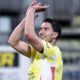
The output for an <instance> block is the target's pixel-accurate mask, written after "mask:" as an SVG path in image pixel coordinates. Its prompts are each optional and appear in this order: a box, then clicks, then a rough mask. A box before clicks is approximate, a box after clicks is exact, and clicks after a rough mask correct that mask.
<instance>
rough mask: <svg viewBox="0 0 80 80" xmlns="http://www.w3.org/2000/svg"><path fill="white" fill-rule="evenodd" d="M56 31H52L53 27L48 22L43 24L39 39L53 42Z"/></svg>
mask: <svg viewBox="0 0 80 80" xmlns="http://www.w3.org/2000/svg"><path fill="white" fill-rule="evenodd" d="M54 33H55V32H54V31H53V29H52V25H51V24H50V23H48V22H43V23H42V25H41V29H40V32H39V37H40V38H41V39H43V40H45V41H48V42H51V41H52V40H53V38H54V37H55V36H54Z"/></svg>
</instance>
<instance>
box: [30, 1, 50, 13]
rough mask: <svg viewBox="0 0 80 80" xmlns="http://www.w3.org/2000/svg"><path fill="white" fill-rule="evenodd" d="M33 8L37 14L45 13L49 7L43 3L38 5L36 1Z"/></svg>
mask: <svg viewBox="0 0 80 80" xmlns="http://www.w3.org/2000/svg"><path fill="white" fill-rule="evenodd" d="M31 7H32V8H34V9H35V12H43V11H45V10H46V9H47V8H48V7H49V6H48V5H45V4H44V5H43V4H41V3H37V1H35V3H34V4H33V5H32V6H31Z"/></svg>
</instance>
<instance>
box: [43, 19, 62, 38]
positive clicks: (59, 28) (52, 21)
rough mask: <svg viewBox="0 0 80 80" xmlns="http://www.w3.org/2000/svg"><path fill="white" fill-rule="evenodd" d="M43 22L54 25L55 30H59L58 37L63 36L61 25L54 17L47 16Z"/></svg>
mask: <svg viewBox="0 0 80 80" xmlns="http://www.w3.org/2000/svg"><path fill="white" fill-rule="evenodd" d="M43 22H48V23H50V24H51V25H52V29H53V31H55V32H58V37H57V39H58V38H59V37H60V36H61V25H60V24H58V22H57V21H55V20H54V19H50V18H46V19H45V20H44V21H43Z"/></svg>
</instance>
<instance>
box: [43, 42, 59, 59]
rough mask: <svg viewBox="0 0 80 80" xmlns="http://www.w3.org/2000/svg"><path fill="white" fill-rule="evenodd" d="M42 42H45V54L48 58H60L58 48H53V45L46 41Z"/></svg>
mask: <svg viewBox="0 0 80 80" xmlns="http://www.w3.org/2000/svg"><path fill="white" fill-rule="evenodd" d="M42 42H43V47H44V50H43V54H44V55H45V56H47V57H48V58H54V59H56V58H57V57H58V56H59V54H61V52H60V50H59V48H58V47H57V46H53V45H52V44H50V43H48V42H46V41H42Z"/></svg>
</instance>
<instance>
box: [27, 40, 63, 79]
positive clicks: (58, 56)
mask: <svg viewBox="0 0 80 80" xmlns="http://www.w3.org/2000/svg"><path fill="white" fill-rule="evenodd" d="M42 43H43V46H44V50H43V53H40V52H38V51H36V50H35V49H34V48H33V47H31V57H30V58H31V59H32V62H31V65H30V67H29V71H28V80H62V72H63V61H62V53H61V51H60V49H59V48H58V47H57V46H53V45H52V44H50V43H48V42H46V41H44V40H42Z"/></svg>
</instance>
